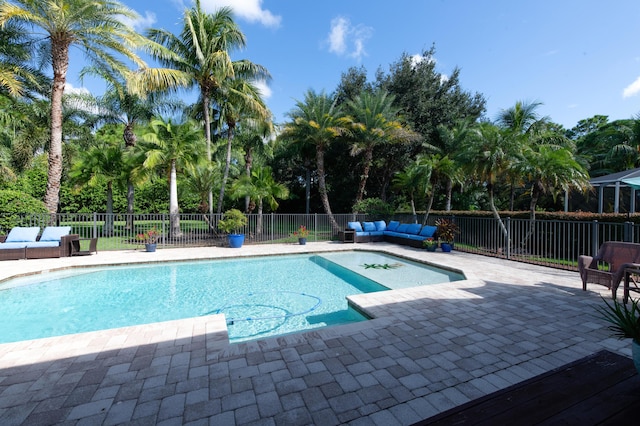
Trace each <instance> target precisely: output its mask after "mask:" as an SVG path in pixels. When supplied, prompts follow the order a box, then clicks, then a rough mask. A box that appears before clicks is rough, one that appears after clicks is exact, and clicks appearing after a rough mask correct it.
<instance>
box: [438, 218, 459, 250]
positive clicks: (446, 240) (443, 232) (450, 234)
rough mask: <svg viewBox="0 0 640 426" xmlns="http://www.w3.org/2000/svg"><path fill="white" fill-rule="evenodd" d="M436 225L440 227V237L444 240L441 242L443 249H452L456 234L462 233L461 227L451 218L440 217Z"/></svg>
mask: <svg viewBox="0 0 640 426" xmlns="http://www.w3.org/2000/svg"><path fill="white" fill-rule="evenodd" d="M436 226H437V227H438V231H437V232H438V238H440V240H441V241H442V243H441V244H440V247H441V248H442V251H444V252H449V251H451V249H452V248H453V240H454V238H455V236H456V234H458V233H460V228H458V225H456V224H455V223H454V222H453V220H450V219H438V220H436Z"/></svg>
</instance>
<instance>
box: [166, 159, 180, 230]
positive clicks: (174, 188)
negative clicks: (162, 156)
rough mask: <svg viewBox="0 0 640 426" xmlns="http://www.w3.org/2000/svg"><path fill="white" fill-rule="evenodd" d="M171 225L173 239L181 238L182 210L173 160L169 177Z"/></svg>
mask: <svg viewBox="0 0 640 426" xmlns="http://www.w3.org/2000/svg"><path fill="white" fill-rule="evenodd" d="M169 223H170V225H169V226H170V233H171V237H172V238H179V237H181V236H182V231H181V230H180V208H179V207H178V179H177V173H176V160H171V176H170V177H169Z"/></svg>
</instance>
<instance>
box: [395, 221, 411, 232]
mask: <svg viewBox="0 0 640 426" xmlns="http://www.w3.org/2000/svg"><path fill="white" fill-rule="evenodd" d="M407 228H409V224H408V223H401V224H400V225H399V226H398V228H396V232H399V233H401V234H406V233H407Z"/></svg>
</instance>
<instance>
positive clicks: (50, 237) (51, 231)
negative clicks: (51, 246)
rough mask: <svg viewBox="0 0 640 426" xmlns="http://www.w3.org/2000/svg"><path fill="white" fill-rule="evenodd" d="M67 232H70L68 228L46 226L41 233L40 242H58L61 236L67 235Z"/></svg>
mask: <svg viewBox="0 0 640 426" xmlns="http://www.w3.org/2000/svg"><path fill="white" fill-rule="evenodd" d="M69 232H71V227H70V226H47V227H46V228H44V231H42V235H41V236H40V241H57V242H60V239H61V238H62V236H63V235H69Z"/></svg>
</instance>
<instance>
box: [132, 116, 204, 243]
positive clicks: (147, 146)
mask: <svg viewBox="0 0 640 426" xmlns="http://www.w3.org/2000/svg"><path fill="white" fill-rule="evenodd" d="M142 139H143V141H144V143H141V144H139V146H140V148H141V150H142V152H143V153H144V156H145V157H146V159H145V160H144V163H143V167H144V168H147V169H154V168H156V167H161V168H162V170H163V171H164V172H165V173H167V174H168V176H169V218H170V236H171V237H172V238H179V237H181V236H182V231H181V230H180V216H179V214H180V208H179V205H178V179H177V175H178V172H179V171H180V172H182V171H183V170H184V169H185V168H186V167H187V166H188V165H190V164H195V163H197V162H198V160H199V159H201V158H202V157H203V156H204V151H205V148H206V147H205V144H204V140H203V138H202V134H201V132H200V130H199V129H198V128H197V125H196V123H195V122H193V121H187V122H185V123H181V124H174V123H173V122H172V121H171V120H170V119H169V120H162V119H153V120H151V123H150V125H149V131H148V132H147V133H145V134H144V135H143V136H142Z"/></svg>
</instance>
